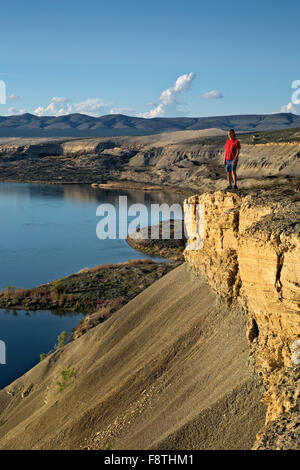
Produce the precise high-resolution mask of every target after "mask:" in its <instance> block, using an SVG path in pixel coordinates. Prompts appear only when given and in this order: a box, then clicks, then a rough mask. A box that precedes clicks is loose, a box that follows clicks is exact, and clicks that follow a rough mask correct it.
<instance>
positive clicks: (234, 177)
mask: <svg viewBox="0 0 300 470" xmlns="http://www.w3.org/2000/svg"><path fill="white" fill-rule="evenodd" d="M231 173H232V179H233V184H234V185H236V181H237V177H236V172H235V171H234V170H233V171H232V172H231Z"/></svg>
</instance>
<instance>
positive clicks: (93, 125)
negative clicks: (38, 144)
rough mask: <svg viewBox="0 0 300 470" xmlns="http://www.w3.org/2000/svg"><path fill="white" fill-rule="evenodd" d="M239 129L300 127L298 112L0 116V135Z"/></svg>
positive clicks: (137, 133) (151, 132)
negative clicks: (195, 114)
mask: <svg viewBox="0 0 300 470" xmlns="http://www.w3.org/2000/svg"><path fill="white" fill-rule="evenodd" d="M231 127H233V128H235V129H236V130H237V131H239V132H242V131H244V132H252V131H253V132H256V131H262V130H275V129H286V128H293V127H300V116H297V115H295V114H291V113H278V114H249V115H247V114H245V115H237V116H215V117H200V118H190V117H178V118H152V119H145V118H140V117H133V116H125V115H123V114H109V115H106V116H100V117H92V116H87V115H85V114H68V115H65V116H57V117H56V116H42V117H39V116H35V115H33V114H29V113H26V114H22V115H17V116H0V137H101V136H121V135H148V134H156V133H161V132H174V131H183V130H198V129H210V128H219V129H222V130H227V129H229V128H231Z"/></svg>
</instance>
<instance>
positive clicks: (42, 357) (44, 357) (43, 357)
mask: <svg viewBox="0 0 300 470" xmlns="http://www.w3.org/2000/svg"><path fill="white" fill-rule="evenodd" d="M47 356H48V354H47V353H42V354H40V362H42V361H43V360H44V359H46V357H47Z"/></svg>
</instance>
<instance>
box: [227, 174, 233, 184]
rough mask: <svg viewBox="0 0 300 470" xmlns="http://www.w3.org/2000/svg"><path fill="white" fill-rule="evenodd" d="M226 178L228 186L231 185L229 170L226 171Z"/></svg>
mask: <svg viewBox="0 0 300 470" xmlns="http://www.w3.org/2000/svg"><path fill="white" fill-rule="evenodd" d="M227 179H228V184H229V186H231V184H232V181H231V172H230V171H227Z"/></svg>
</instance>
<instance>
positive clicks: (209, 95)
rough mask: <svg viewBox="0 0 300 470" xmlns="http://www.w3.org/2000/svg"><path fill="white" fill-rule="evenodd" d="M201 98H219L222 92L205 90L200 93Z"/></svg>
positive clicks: (221, 96)
mask: <svg viewBox="0 0 300 470" xmlns="http://www.w3.org/2000/svg"><path fill="white" fill-rule="evenodd" d="M202 98H206V99H208V100H220V99H222V98H224V96H223V93H222V92H221V91H219V90H211V91H207V92H206V93H204V94H203V95H202Z"/></svg>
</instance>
